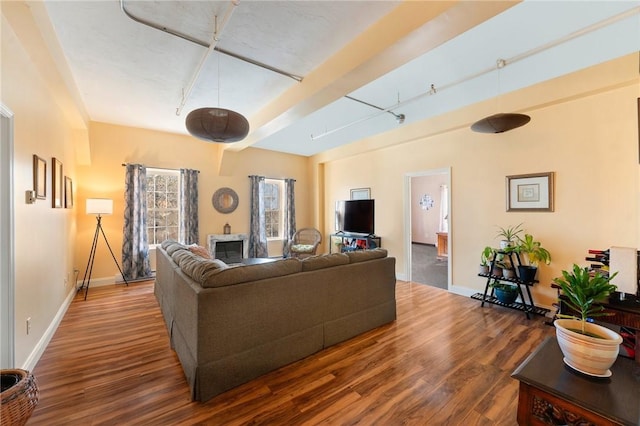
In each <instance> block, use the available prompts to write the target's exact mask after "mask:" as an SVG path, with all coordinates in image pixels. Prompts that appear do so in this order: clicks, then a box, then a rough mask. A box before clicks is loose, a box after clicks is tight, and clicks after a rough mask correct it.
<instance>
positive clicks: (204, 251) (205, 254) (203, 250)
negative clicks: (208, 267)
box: [188, 244, 211, 259]
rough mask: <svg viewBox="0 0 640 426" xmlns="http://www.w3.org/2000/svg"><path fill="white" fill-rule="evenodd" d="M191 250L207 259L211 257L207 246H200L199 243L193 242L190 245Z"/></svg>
mask: <svg viewBox="0 0 640 426" xmlns="http://www.w3.org/2000/svg"><path fill="white" fill-rule="evenodd" d="M188 249H189V251H190V252H191V253H193V254H195V255H197V256H200V257H203V258H205V259H211V253H209V250H207V249H206V248H204V247H202V246H199V245H197V244H192V245H190V246H189V247H188Z"/></svg>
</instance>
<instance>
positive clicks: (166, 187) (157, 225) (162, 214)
mask: <svg viewBox="0 0 640 426" xmlns="http://www.w3.org/2000/svg"><path fill="white" fill-rule="evenodd" d="M179 226H180V171H179V170H165V169H151V168H148V169H147V241H148V243H149V247H155V246H156V245H158V244H160V243H162V242H163V241H164V240H167V239H170V240H175V241H178V239H179Z"/></svg>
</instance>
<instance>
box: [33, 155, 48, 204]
mask: <svg viewBox="0 0 640 426" xmlns="http://www.w3.org/2000/svg"><path fill="white" fill-rule="evenodd" d="M33 190H34V191H36V198H37V199H39V200H44V199H46V198H47V162H46V161H45V159H44V158H40V157H38V156H37V155H35V154H34V155H33Z"/></svg>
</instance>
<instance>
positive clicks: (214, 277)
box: [154, 241, 396, 401]
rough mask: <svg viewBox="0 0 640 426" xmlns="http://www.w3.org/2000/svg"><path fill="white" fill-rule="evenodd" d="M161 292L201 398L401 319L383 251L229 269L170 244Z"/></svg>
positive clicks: (161, 251) (162, 258)
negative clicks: (397, 315)
mask: <svg viewBox="0 0 640 426" xmlns="http://www.w3.org/2000/svg"><path fill="white" fill-rule="evenodd" d="M156 253H157V267H156V284H155V290H154V291H155V295H156V298H157V299H158V303H159V304H160V308H161V310H162V315H163V317H164V320H165V322H166V325H167V329H168V331H169V335H170V340H171V346H172V348H173V349H174V350H175V351H176V353H177V355H178V358H179V359H180V362H181V364H182V368H183V370H184V373H185V376H186V378H187V381H188V383H189V386H190V387H191V397H192V399H193V400H197V401H206V400H208V399H210V398H212V397H213V396H215V395H217V394H220V393H222V392H224V391H226V390H229V389H231V388H233V387H235V386H238V385H240V384H242V383H245V382H248V381H249V380H251V379H254V378H256V377H258V376H260V375H262V374H265V373H267V372H269V371H272V370H275V369H277V368H279V367H281V366H283V365H286V364H289V363H291V362H294V361H297V360H300V359H302V358H304V357H306V356H308V355H311V354H313V353H315V352H317V351H320V350H322V349H323V348H326V347H328V346H331V345H334V344H336V343H339V342H342V341H344V340H347V339H350V338H351V337H354V336H356V335H358V334H361V333H363V332H365V331H368V330H371V329H373V328H376V327H378V326H381V325H383V324H386V323H389V322H392V321H394V320H395V318H396V302H395V284H396V277H395V258H393V257H388V256H387V252H386V250H383V249H375V250H366V251H360V252H352V253H347V254H339V253H336V254H329V255H320V256H313V257H310V258H307V259H304V260H299V259H282V260H277V261H274V262H271V263H264V264H259V265H247V266H244V265H242V266H227V265H225V264H224V263H222V262H220V261H219V260H210V259H205V258H203V257H200V256H198V255H197V254H194V253H192V252H191V251H189V250H188V248H187V247H185V246H183V245H181V244H179V243H177V242H175V241H165V242H163V243H162V245H161V247H159V248H158V249H157V250H156Z"/></svg>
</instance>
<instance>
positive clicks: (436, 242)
mask: <svg viewBox="0 0 640 426" xmlns="http://www.w3.org/2000/svg"><path fill="white" fill-rule="evenodd" d="M450 182H451V176H450V171H449V169H436V170H427V171H423V172H417V173H411V174H408V175H407V177H406V186H407V191H406V194H407V197H406V200H407V205H406V206H405V211H406V212H407V223H408V225H407V226H406V229H407V232H406V235H405V241H406V242H407V244H406V247H407V251H406V253H407V256H406V259H407V267H406V271H407V276H408V277H409V280H411V281H413V282H415V283H418V284H426V285H430V286H434V287H439V288H442V289H445V290H447V289H448V288H449V286H450V271H451V268H450V263H451V262H450V253H451V238H450V235H451V226H450V220H449V213H450V208H449V206H450V198H451V197H450Z"/></svg>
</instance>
